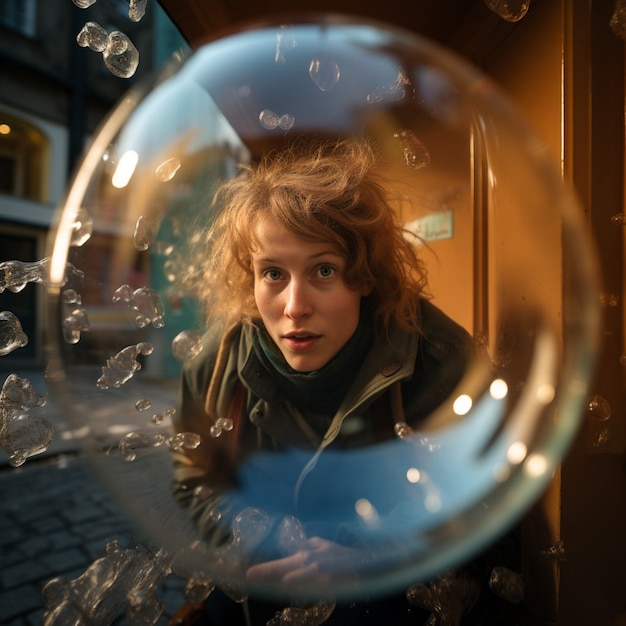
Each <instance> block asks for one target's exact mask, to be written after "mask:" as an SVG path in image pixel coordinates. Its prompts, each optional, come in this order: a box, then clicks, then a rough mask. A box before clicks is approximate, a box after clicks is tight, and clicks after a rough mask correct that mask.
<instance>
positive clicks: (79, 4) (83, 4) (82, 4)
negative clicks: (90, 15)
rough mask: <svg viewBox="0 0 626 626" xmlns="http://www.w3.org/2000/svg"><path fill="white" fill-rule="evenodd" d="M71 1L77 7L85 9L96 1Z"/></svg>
mask: <svg viewBox="0 0 626 626" xmlns="http://www.w3.org/2000/svg"><path fill="white" fill-rule="evenodd" d="M72 2H73V3H74V4H75V5H76V6H77V7H78V8H79V9H87V8H89V7H90V6H91V5H92V4H95V3H96V0H72Z"/></svg>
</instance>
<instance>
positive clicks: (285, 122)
mask: <svg viewBox="0 0 626 626" xmlns="http://www.w3.org/2000/svg"><path fill="white" fill-rule="evenodd" d="M295 122H296V118H295V116H293V115H291V113H285V114H284V115H281V116H280V119H279V120H278V127H279V128H280V129H282V130H290V129H291V128H293V125H294V124H295Z"/></svg>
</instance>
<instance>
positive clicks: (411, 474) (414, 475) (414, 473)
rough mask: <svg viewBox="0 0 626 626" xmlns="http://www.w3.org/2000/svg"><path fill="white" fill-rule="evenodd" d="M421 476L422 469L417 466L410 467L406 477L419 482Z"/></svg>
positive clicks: (410, 480) (411, 481)
mask: <svg viewBox="0 0 626 626" xmlns="http://www.w3.org/2000/svg"><path fill="white" fill-rule="evenodd" d="M420 478H421V474H420V471H419V470H418V469H417V467H410V468H409V469H408V470H407V471H406V479H407V480H408V481H409V482H410V483H418V482H419V481H420Z"/></svg>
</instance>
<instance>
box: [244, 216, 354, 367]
mask: <svg viewBox="0 0 626 626" xmlns="http://www.w3.org/2000/svg"><path fill="white" fill-rule="evenodd" d="M255 235H256V242H257V244H258V245H257V248H256V250H254V251H253V253H252V266H253V270H254V298H255V301H256V305H257V308H258V310H259V313H260V315H261V319H262V320H263V323H264V325H265V328H266V329H267V332H268V333H269V334H270V336H271V337H272V339H273V340H274V342H275V343H276V345H277V346H278V348H279V349H280V351H281V352H282V354H283V356H284V357H285V360H286V361H287V363H288V364H289V365H290V366H291V367H292V368H293V369H294V370H297V371H299V372H311V371H314V370H318V369H320V368H322V367H324V365H326V364H327V363H328V362H329V361H330V360H331V359H332V358H333V357H334V356H335V355H336V354H337V353H338V352H339V350H341V348H343V346H344V345H345V344H346V343H347V342H348V340H349V339H350V337H352V335H353V333H354V331H355V330H356V327H357V325H358V323H359V310H360V302H361V296H363V295H366V293H365V292H364V291H355V290H353V289H351V288H349V287H348V286H347V285H346V282H345V278H344V273H345V258H344V256H343V255H342V254H340V253H339V252H338V251H337V249H336V248H335V247H334V246H333V245H331V244H327V243H316V242H311V241H307V240H306V239H302V238H300V237H298V236H296V235H294V234H293V233H291V232H289V231H288V230H287V229H285V228H284V227H283V226H281V225H280V224H278V223H277V222H275V221H274V220H271V219H268V218H261V219H259V221H258V223H257V225H256V227H255Z"/></svg>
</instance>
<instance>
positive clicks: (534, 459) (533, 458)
mask: <svg viewBox="0 0 626 626" xmlns="http://www.w3.org/2000/svg"><path fill="white" fill-rule="evenodd" d="M525 469H526V473H528V474H529V475H530V476H535V477H538V476H543V475H544V474H545V473H546V472H547V471H548V461H547V459H546V457H545V456H543V454H531V455H530V456H529V457H528V459H527V460H526V463H525Z"/></svg>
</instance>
